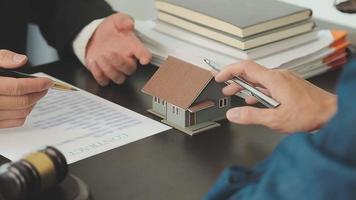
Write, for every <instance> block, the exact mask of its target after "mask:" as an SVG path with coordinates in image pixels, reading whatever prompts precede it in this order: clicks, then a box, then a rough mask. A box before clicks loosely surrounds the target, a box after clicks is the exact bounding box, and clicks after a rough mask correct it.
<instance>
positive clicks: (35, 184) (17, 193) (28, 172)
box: [0, 147, 68, 200]
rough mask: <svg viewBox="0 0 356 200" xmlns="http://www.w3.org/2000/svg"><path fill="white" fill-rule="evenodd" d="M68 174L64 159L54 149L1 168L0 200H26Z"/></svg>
mask: <svg viewBox="0 0 356 200" xmlns="http://www.w3.org/2000/svg"><path fill="white" fill-rule="evenodd" d="M67 173H68V165H67V161H66V159H65V157H64V155H63V154H62V153H61V152H60V151H58V150H57V149H56V148H54V147H46V148H45V149H43V150H41V151H38V152H35V153H32V154H29V155H27V156H25V157H24V158H23V159H21V160H20V161H18V162H14V163H7V164H4V165H2V166H0V200H1V198H3V199H6V200H25V199H28V198H31V197H33V196H35V195H37V194H39V193H41V192H43V191H46V190H48V189H50V188H52V187H54V186H56V185H58V184H59V183H61V182H62V181H63V180H64V179H65V177H66V176H67Z"/></svg>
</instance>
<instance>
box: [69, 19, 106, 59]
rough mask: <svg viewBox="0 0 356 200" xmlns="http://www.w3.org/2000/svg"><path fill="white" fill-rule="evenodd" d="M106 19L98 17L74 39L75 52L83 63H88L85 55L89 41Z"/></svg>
mask: <svg viewBox="0 0 356 200" xmlns="http://www.w3.org/2000/svg"><path fill="white" fill-rule="evenodd" d="M104 20H105V18H102V19H97V20H94V21H92V22H91V23H90V24H88V25H86V26H85V27H84V28H83V29H82V30H81V31H80V33H79V34H78V35H77V37H76V38H75V39H74V41H73V50H74V54H75V55H76V56H77V57H78V59H79V60H80V62H81V63H82V64H83V65H86V62H85V55H86V49H87V45H88V42H89V40H90V38H91V37H92V35H93V34H94V32H95V31H96V29H97V28H98V26H99V25H100V24H101V23H102V22H103V21H104Z"/></svg>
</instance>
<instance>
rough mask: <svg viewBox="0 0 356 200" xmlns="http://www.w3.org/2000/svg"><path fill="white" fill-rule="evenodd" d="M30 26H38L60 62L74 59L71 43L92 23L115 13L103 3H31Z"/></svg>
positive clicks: (63, 0) (55, 0) (59, 0)
mask: <svg viewBox="0 0 356 200" xmlns="http://www.w3.org/2000/svg"><path fill="white" fill-rule="evenodd" d="M29 2H30V12H29V14H30V16H31V22H32V23H35V24H37V25H39V27H40V30H41V33H42V34H43V36H44V37H45V39H46V41H47V42H48V44H49V45H51V46H52V47H54V48H56V49H57V51H58V52H59V55H60V57H61V59H64V60H69V59H75V56H74V53H73V49H72V42H73V40H74V39H75V37H76V36H77V34H78V33H79V32H80V31H81V30H82V29H83V28H84V27H85V26H86V25H88V24H89V23H90V22H92V21H93V20H95V19H100V18H103V17H107V16H108V15H111V14H113V13H114V11H113V10H112V8H111V7H110V6H109V5H108V4H107V3H106V2H105V1H104V0H30V1H29Z"/></svg>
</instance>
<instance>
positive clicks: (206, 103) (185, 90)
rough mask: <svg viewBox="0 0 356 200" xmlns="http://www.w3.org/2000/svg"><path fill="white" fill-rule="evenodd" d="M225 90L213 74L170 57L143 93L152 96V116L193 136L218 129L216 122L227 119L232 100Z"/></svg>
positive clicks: (147, 84)
mask: <svg viewBox="0 0 356 200" xmlns="http://www.w3.org/2000/svg"><path fill="white" fill-rule="evenodd" d="M223 87H224V84H219V83H216V82H215V81H214V80H213V75H212V74H211V72H210V71H208V70H205V69H202V68H200V67H197V66H194V65H192V64H189V63H186V62H184V61H182V60H179V59H177V58H174V57H169V58H168V59H167V60H166V61H165V62H164V63H163V64H162V65H161V66H160V68H159V69H158V70H157V72H156V73H155V74H154V75H153V76H152V78H151V79H150V80H149V81H148V82H147V83H146V85H145V86H144V88H143V89H142V91H143V92H144V93H146V94H148V95H150V96H152V109H150V110H149V112H151V113H152V114H154V115H157V116H159V117H161V118H162V119H163V120H162V122H164V123H166V124H168V125H170V126H172V127H174V128H176V129H178V130H181V131H183V132H185V133H188V134H190V135H194V134H196V133H199V132H201V131H204V130H208V129H211V128H214V127H217V126H219V125H220V124H218V123H217V122H216V121H218V120H221V119H224V118H225V114H226V111H227V110H228V109H229V107H230V98H229V97H226V96H224V95H223V94H222V92H221V89H222V88H223Z"/></svg>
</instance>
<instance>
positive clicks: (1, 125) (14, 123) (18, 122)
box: [0, 118, 26, 128]
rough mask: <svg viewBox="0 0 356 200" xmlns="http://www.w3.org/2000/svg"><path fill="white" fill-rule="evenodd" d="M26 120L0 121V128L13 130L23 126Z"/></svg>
mask: <svg viewBox="0 0 356 200" xmlns="http://www.w3.org/2000/svg"><path fill="white" fill-rule="evenodd" d="M25 121H26V119H25V118H23V119H13V120H4V121H0V128H14V127H19V126H22V125H24V123H25Z"/></svg>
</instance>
